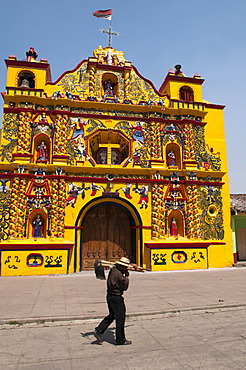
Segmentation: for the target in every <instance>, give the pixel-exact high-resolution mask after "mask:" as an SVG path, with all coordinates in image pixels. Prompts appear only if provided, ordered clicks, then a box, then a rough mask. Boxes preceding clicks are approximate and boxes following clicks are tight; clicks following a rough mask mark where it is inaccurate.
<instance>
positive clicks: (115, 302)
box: [94, 257, 134, 345]
mask: <svg viewBox="0 0 246 370" xmlns="http://www.w3.org/2000/svg"><path fill="white" fill-rule="evenodd" d="M129 265H130V260H129V259H128V258H126V257H121V259H120V260H119V261H117V262H116V263H115V266H113V267H112V268H111V270H110V271H109V274H108V279H107V304H108V310H109V314H108V316H106V317H105V318H104V319H103V320H102V321H101V323H100V324H99V325H98V327H96V328H95V331H94V336H95V337H96V339H97V341H98V343H99V344H102V334H103V333H104V332H105V330H106V329H107V328H108V327H109V325H110V324H112V322H113V321H114V320H116V345H129V344H131V343H132V342H131V341H130V340H126V337H125V319H126V306H125V302H124V298H123V293H124V291H126V290H127V289H128V286H129V272H128V267H129ZM132 266H133V267H134V265H132Z"/></svg>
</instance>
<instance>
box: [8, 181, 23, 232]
mask: <svg viewBox="0 0 246 370" xmlns="http://www.w3.org/2000/svg"><path fill="white" fill-rule="evenodd" d="M26 188H27V180H26V179H20V178H18V177H15V178H14V180H13V185H12V189H11V204H10V218H9V236H10V238H14V239H15V238H24V236H25V211H26Z"/></svg>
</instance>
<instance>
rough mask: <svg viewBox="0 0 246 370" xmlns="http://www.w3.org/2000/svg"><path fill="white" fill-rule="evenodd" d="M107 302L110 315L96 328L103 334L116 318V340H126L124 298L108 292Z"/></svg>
mask: <svg viewBox="0 0 246 370" xmlns="http://www.w3.org/2000/svg"><path fill="white" fill-rule="evenodd" d="M107 304H108V310H109V315H108V316H106V317H105V318H104V319H103V320H102V321H101V323H100V324H99V325H98V327H97V328H96V330H97V331H98V332H99V333H100V334H103V333H104V332H105V330H106V329H107V328H108V327H109V325H110V324H112V322H113V321H114V320H116V342H120V343H122V342H125V340H126V338H125V319H126V306H125V303H124V298H123V297H122V296H120V295H110V294H107Z"/></svg>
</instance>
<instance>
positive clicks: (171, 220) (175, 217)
mask: <svg viewBox="0 0 246 370" xmlns="http://www.w3.org/2000/svg"><path fill="white" fill-rule="evenodd" d="M168 230H169V236H173V237H175V238H178V237H179V236H182V237H184V216H183V214H182V213H181V212H180V211H172V212H171V213H170V214H169V215H168Z"/></svg>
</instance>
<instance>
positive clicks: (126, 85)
mask: <svg viewBox="0 0 246 370" xmlns="http://www.w3.org/2000/svg"><path fill="white" fill-rule="evenodd" d="M130 76H131V75H130V71H129V70H126V71H124V99H129V97H130Z"/></svg>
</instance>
